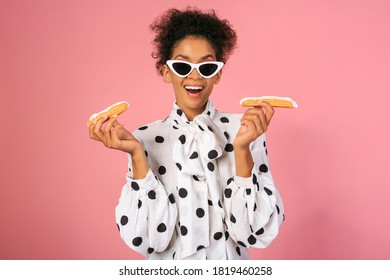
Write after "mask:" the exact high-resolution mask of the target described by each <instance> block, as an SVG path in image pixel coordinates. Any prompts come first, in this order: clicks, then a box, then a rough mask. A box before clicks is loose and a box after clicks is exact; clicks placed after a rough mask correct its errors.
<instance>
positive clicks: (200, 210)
mask: <svg viewBox="0 0 390 280" xmlns="http://www.w3.org/2000/svg"><path fill="white" fill-rule="evenodd" d="M204 214H205V212H204V210H203V209H202V208H198V209H196V216H197V217H198V218H203V217H204Z"/></svg>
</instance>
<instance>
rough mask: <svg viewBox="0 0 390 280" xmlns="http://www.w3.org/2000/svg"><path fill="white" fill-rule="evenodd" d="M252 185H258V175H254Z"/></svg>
mask: <svg viewBox="0 0 390 280" xmlns="http://www.w3.org/2000/svg"><path fill="white" fill-rule="evenodd" d="M252 183H253V185H256V184H257V177H256V174H253V177H252Z"/></svg>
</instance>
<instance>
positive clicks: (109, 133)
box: [103, 115, 117, 147]
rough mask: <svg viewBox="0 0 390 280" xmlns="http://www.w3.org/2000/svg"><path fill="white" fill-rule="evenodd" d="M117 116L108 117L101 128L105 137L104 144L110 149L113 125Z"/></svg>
mask: <svg viewBox="0 0 390 280" xmlns="http://www.w3.org/2000/svg"><path fill="white" fill-rule="evenodd" d="M116 117H117V115H114V116H112V117H110V118H109V119H108V120H107V121H106V123H105V125H104V128H103V134H104V137H105V143H106V146H107V147H112V130H113V123H114V122H115V121H116Z"/></svg>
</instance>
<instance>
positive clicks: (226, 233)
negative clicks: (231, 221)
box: [225, 231, 230, 240]
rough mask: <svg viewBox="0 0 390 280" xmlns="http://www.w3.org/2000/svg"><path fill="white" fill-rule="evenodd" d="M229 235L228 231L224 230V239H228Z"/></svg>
mask: <svg viewBox="0 0 390 280" xmlns="http://www.w3.org/2000/svg"><path fill="white" fill-rule="evenodd" d="M229 236H230V234H229V232H228V231H225V240H228V239H229Z"/></svg>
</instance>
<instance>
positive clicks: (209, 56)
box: [175, 54, 215, 60]
mask: <svg viewBox="0 0 390 280" xmlns="http://www.w3.org/2000/svg"><path fill="white" fill-rule="evenodd" d="M179 57H181V58H184V59H189V56H188V55H184V54H178V55H177V56H175V59H177V58H179ZM207 58H215V57H214V56H213V55H212V54H207V55H205V56H202V57H201V60H203V59H207Z"/></svg>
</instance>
